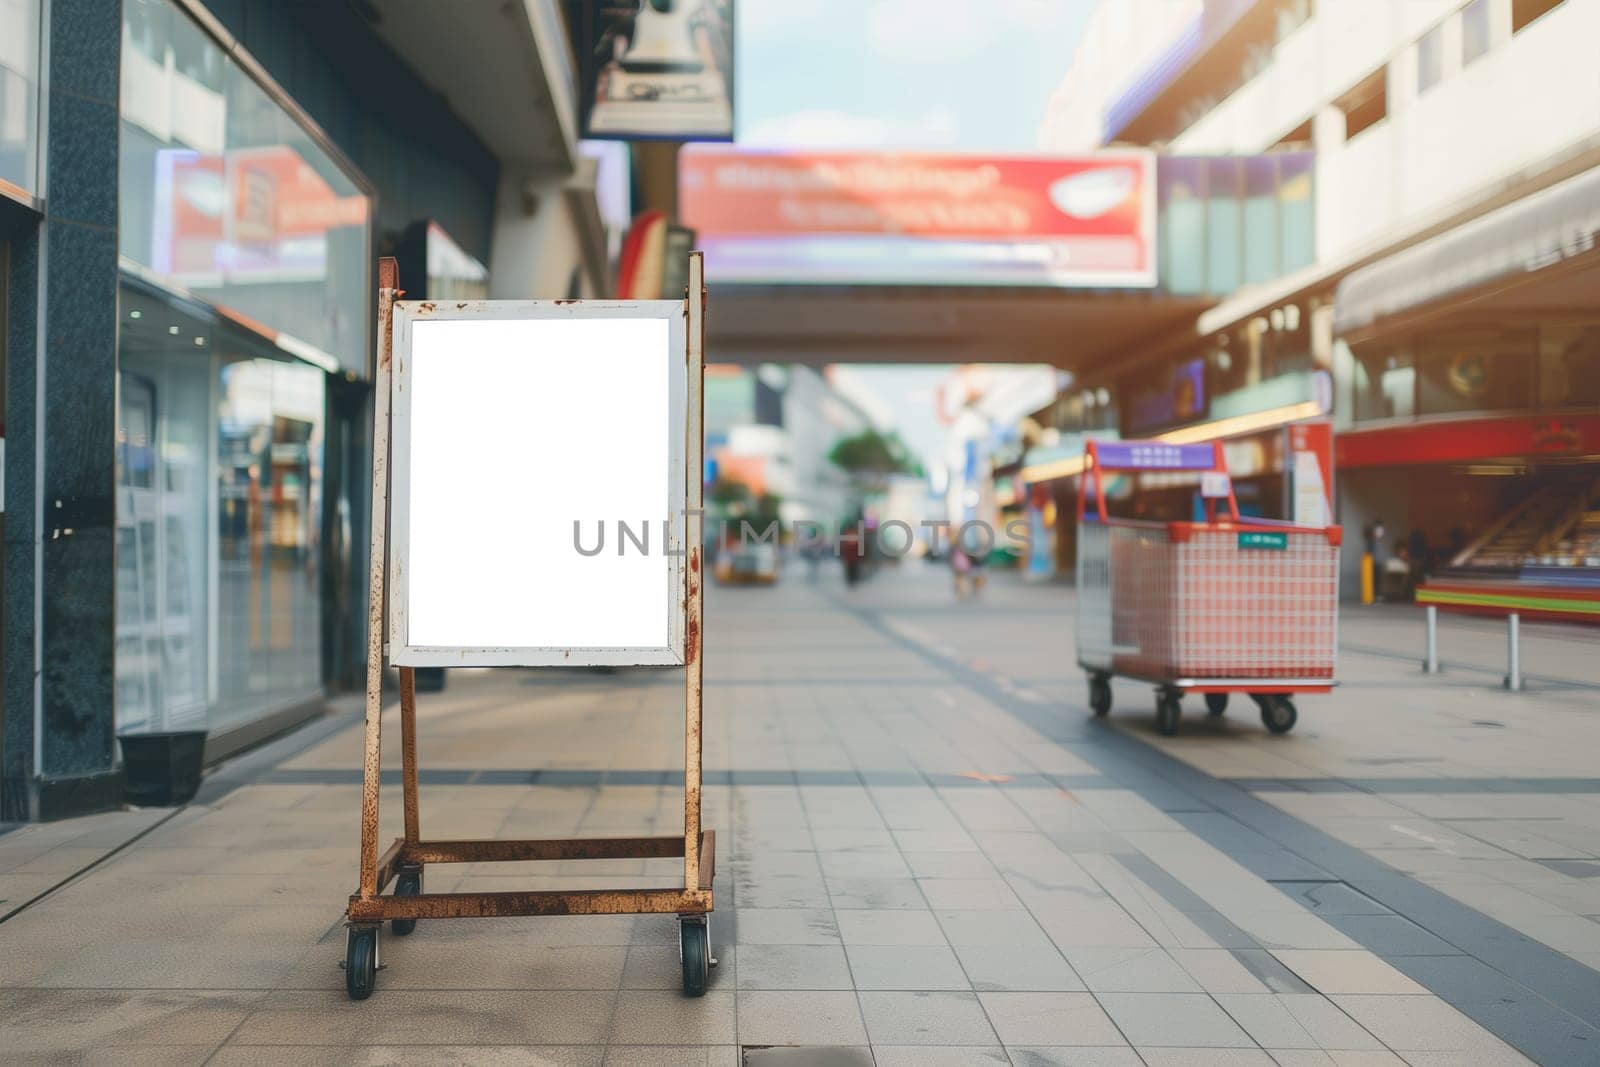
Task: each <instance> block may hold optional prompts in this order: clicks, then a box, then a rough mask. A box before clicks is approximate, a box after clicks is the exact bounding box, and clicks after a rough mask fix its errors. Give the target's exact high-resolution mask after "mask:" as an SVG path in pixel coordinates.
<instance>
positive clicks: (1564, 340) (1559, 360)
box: [1539, 324, 1600, 408]
mask: <svg viewBox="0 0 1600 1067" xmlns="http://www.w3.org/2000/svg"><path fill="white" fill-rule="evenodd" d="M1539 353H1540V364H1541V368H1540V370H1541V373H1540V381H1541V385H1540V397H1539V401H1540V404H1541V405H1542V406H1543V407H1547V408H1566V407H1589V408H1593V407H1595V406H1596V405H1600V326H1596V325H1592V324H1591V325H1583V326H1546V327H1544V328H1542V329H1541V330H1540V331H1539Z"/></svg>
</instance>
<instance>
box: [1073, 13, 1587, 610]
mask: <svg viewBox="0 0 1600 1067" xmlns="http://www.w3.org/2000/svg"><path fill="white" fill-rule="evenodd" d="M1180 22H1182V23H1183V24H1181V25H1178V26H1175V27H1171V28H1170V41H1169V44H1168V45H1167V47H1166V48H1165V50H1164V51H1162V52H1161V53H1160V54H1158V55H1157V56H1156V58H1155V59H1154V60H1152V62H1151V63H1150V64H1149V65H1148V66H1147V67H1145V68H1144V69H1142V70H1140V71H1137V72H1135V73H1133V74H1131V75H1130V76H1129V77H1127V78H1126V80H1125V81H1124V82H1123V84H1122V85H1121V86H1120V87H1119V88H1118V89H1116V90H1115V91H1113V92H1109V93H1107V94H1106V95H1107V97H1108V99H1109V100H1110V102H1109V103H1108V105H1107V106H1106V107H1105V109H1104V111H1103V113H1102V116H1101V119H1102V143H1104V144H1108V145H1112V144H1127V143H1134V144H1141V145H1149V146H1155V147H1158V148H1160V149H1161V150H1162V151H1163V152H1164V153H1166V154H1167V155H1165V156H1164V157H1163V163H1169V162H1171V161H1172V159H1174V158H1177V157H1210V158H1218V159H1221V158H1228V157H1234V158H1246V159H1271V158H1274V157H1282V156H1283V155H1285V154H1296V155H1298V154H1304V156H1305V158H1307V159H1308V160H1310V161H1311V163H1310V168H1309V173H1308V183H1307V187H1308V193H1309V202H1310V204H1311V206H1312V208H1313V210H1314V244H1313V247H1312V248H1311V249H1310V252H1311V254H1310V255H1309V256H1306V257H1305V261H1304V262H1303V263H1300V264H1298V265H1293V266H1291V268H1290V269H1286V270H1273V271H1258V272H1256V273H1254V274H1252V275H1251V276H1248V277H1243V278H1240V279H1239V283H1238V284H1237V286H1235V287H1234V288H1233V289H1232V291H1223V292H1222V293H1221V298H1220V299H1219V300H1218V302H1217V303H1216V305H1215V306H1214V307H1213V308H1211V309H1210V310H1208V311H1206V312H1204V313H1203V314H1202V315H1201V316H1200V317H1199V320H1198V322H1197V323H1196V324H1195V329H1194V330H1193V331H1192V332H1191V331H1184V333H1183V334H1182V335H1180V336H1175V337H1173V338H1171V339H1170V341H1169V342H1168V343H1166V344H1157V345H1153V346H1146V347H1145V348H1143V349H1142V350H1141V351H1139V352H1136V353H1133V352H1130V353H1127V354H1125V358H1122V359H1119V360H1117V361H1115V362H1114V363H1113V364H1111V365H1108V366H1107V367H1106V368H1104V369H1103V372H1102V373H1101V375H1100V379H1099V380H1091V381H1087V382H1084V383H1082V386H1081V388H1082V389H1083V390H1085V391H1086V392H1088V393H1089V394H1091V395H1092V393H1093V391H1094V388H1095V387H1097V386H1098V387H1106V388H1109V390H1110V392H1111V393H1112V394H1113V395H1114V396H1115V397H1116V401H1117V404H1118V410H1119V415H1120V418H1119V419H1118V420H1117V423H1118V427H1119V429H1120V430H1121V432H1123V433H1124V434H1125V435H1128V436H1141V435H1151V434H1158V433H1173V432H1177V433H1187V434H1193V433H1196V432H1208V433H1210V434H1211V435H1213V436H1228V437H1237V438H1239V439H1240V441H1248V440H1254V441H1255V444H1254V445H1251V446H1249V447H1245V446H1243V445H1237V446H1235V451H1236V452H1238V454H1239V458H1240V460H1241V461H1242V462H1244V463H1245V464H1246V469H1245V471H1244V473H1245V474H1246V478H1247V481H1253V482H1254V484H1253V485H1252V486H1250V492H1251V494H1252V495H1253V496H1255V497H1256V498H1257V500H1258V502H1259V505H1260V506H1261V507H1262V508H1263V510H1264V512H1265V513H1268V514H1272V513H1278V514H1282V513H1283V509H1284V503H1283V500H1282V497H1283V495H1284V484H1285V482H1284V478H1285V473H1286V472H1285V471H1283V470H1282V469H1281V466H1282V462H1283V461H1282V458H1281V448H1280V449H1277V456H1278V458H1276V459H1275V458H1274V456H1275V452H1274V448H1275V446H1274V445H1273V442H1274V441H1275V440H1281V438H1282V434H1281V426H1282V425H1284V424H1286V423H1289V422H1293V421H1295V420H1298V419H1301V418H1305V417H1307V416H1308V415H1310V416H1327V417H1331V419H1332V420H1333V421H1334V423H1335V426H1336V428H1337V431H1338V436H1337V448H1336V466H1337V471H1338V473H1337V485H1338V498H1339V499H1338V502H1337V503H1338V517H1339V519H1340V521H1341V522H1342V523H1343V524H1344V526H1345V527H1346V529H1347V530H1348V531H1350V534H1349V535H1348V536H1347V537H1346V539H1345V546H1346V548H1345V573H1344V581H1343V588H1344V590H1345V592H1346V593H1347V594H1354V593H1355V592H1356V591H1358V590H1359V589H1360V584H1359V581H1358V580H1357V578H1358V575H1359V565H1360V556H1361V553H1362V552H1363V550H1364V548H1366V547H1367V546H1366V544H1365V543H1364V539H1363V538H1362V537H1360V536H1357V534H1358V533H1359V532H1360V531H1361V530H1363V529H1365V528H1367V527H1368V526H1370V524H1372V523H1373V521H1374V520H1382V523H1383V526H1384V528H1385V530H1386V531H1387V533H1386V537H1387V538H1390V539H1401V540H1404V541H1405V542H1407V544H1408V547H1411V546H1415V547H1416V548H1419V549H1421V550H1422V551H1423V553H1424V554H1425V555H1426V556H1427V557H1428V560H1429V562H1430V565H1433V564H1448V563H1451V562H1454V561H1458V560H1460V561H1467V560H1470V558H1471V557H1472V555H1473V552H1474V551H1478V552H1480V554H1484V553H1486V555H1485V556H1484V558H1488V555H1493V550H1494V549H1495V544H1494V542H1495V539H1496V537H1498V536H1499V531H1502V530H1503V529H1504V528H1505V526H1506V521H1505V520H1506V519H1507V516H1508V515H1509V514H1510V513H1512V512H1514V511H1516V510H1517V509H1525V508H1527V507H1528V506H1529V501H1531V500H1533V499H1534V498H1541V497H1543V498H1549V499H1550V500H1552V501H1565V502H1566V504H1567V505H1568V506H1567V507H1566V508H1565V510H1564V511H1563V509H1562V508H1561V507H1558V506H1556V505H1555V504H1553V503H1552V504H1551V507H1550V511H1551V521H1550V524H1549V526H1548V529H1547V531H1546V533H1544V534H1540V535H1538V536H1531V537H1530V539H1529V543H1528V544H1527V545H1525V546H1520V547H1519V548H1518V551H1517V553H1512V554H1513V555H1518V560H1519V563H1526V562H1533V561H1535V560H1537V561H1542V562H1551V563H1556V564H1561V563H1563V562H1567V563H1574V562H1576V563H1578V564H1580V565H1581V564H1582V561H1583V560H1584V559H1585V558H1587V556H1586V553H1587V554H1588V555H1593V554H1594V553H1595V549H1593V548H1592V547H1590V548H1587V549H1586V548H1585V544H1586V543H1587V542H1584V541H1583V537H1582V536H1581V531H1580V530H1579V527H1580V526H1581V516H1582V513H1583V512H1584V509H1585V507H1586V506H1588V507H1593V506H1595V505H1593V504H1591V503H1587V502H1589V501H1591V500H1592V499H1593V497H1594V496H1595V491H1596V485H1597V482H1600V395H1596V392H1595V389H1596V385H1595V383H1596V382H1600V362H1597V360H1600V335H1597V332H1596V331H1597V328H1600V304H1597V303H1596V301H1595V300H1594V299H1593V294H1594V293H1595V292H1597V291H1600V254H1597V253H1596V251H1595V241H1596V236H1597V234H1600V81H1597V80H1596V79H1595V77H1594V75H1593V71H1592V67H1593V64H1592V62H1591V59H1590V58H1589V53H1590V52H1591V51H1592V48H1591V47H1590V44H1589V42H1591V41H1592V40H1594V39H1595V34H1596V33H1597V32H1600V2H1596V0H1470V2H1465V0H1411V2H1407V3H1394V2H1392V0H1340V2H1338V3H1332V2H1325V0H1208V2H1207V3H1205V4H1204V6H1203V8H1202V10H1200V11H1199V12H1198V13H1195V14H1192V15H1189V16H1187V21H1186V22H1183V19H1182V18H1180ZM1195 397H1203V401H1202V402H1200V403H1193V404H1191V405H1190V406H1191V407H1192V409H1193V410H1191V411H1189V412H1187V413H1186V412H1184V411H1183V410H1182V407H1183V405H1182V404H1181V403H1179V401H1180V399H1189V400H1191V401H1192V400H1193V399H1194V398H1195ZM1207 428H1209V429H1207ZM1275 498H1276V499H1275ZM1557 512H1560V514H1556V513H1557ZM1513 525H1515V524H1513ZM1395 547H1396V546H1395V544H1394V543H1393V541H1390V543H1388V544H1386V545H1384V546H1382V547H1381V548H1380V551H1388V552H1392V551H1394V549H1395ZM1509 558H1510V557H1509V556H1508V559H1509Z"/></svg>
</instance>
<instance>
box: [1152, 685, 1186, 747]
mask: <svg viewBox="0 0 1600 1067" xmlns="http://www.w3.org/2000/svg"><path fill="white" fill-rule="evenodd" d="M1180 714H1182V708H1181V707H1180V706H1179V704H1178V698H1177V696H1176V695H1174V694H1172V693H1162V694H1161V695H1160V696H1158V697H1156V730H1157V731H1159V732H1160V733H1161V735H1162V736H1163V737H1171V736H1172V735H1173V734H1175V733H1177V732H1178V716H1179V715H1180Z"/></svg>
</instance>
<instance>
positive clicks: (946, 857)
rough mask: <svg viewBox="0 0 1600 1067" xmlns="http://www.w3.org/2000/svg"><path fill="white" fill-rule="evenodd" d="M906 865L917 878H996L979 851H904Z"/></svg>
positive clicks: (994, 871)
mask: <svg viewBox="0 0 1600 1067" xmlns="http://www.w3.org/2000/svg"><path fill="white" fill-rule="evenodd" d="M903 855H904V856H905V862H906V866H907V867H908V868H909V869H910V871H911V873H912V874H913V875H915V876H916V877H917V878H919V879H921V878H997V877H999V872H998V871H996V870H995V869H994V864H992V863H990V862H989V859H988V857H987V856H985V855H984V854H983V853H981V852H906V853H903Z"/></svg>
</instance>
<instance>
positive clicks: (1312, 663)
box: [1078, 441, 1341, 736]
mask: <svg viewBox="0 0 1600 1067" xmlns="http://www.w3.org/2000/svg"><path fill="white" fill-rule="evenodd" d="M1115 471H1146V472H1147V471H1191V472H1199V474H1200V482H1201V485H1200V489H1201V495H1202V497H1203V498H1204V500H1205V514H1206V520H1205V521H1204V522H1147V521H1138V520H1131V519H1113V518H1110V517H1109V516H1108V515H1107V514H1106V475H1107V473H1109V472H1115ZM1091 487H1092V490H1091ZM1091 491H1092V492H1093V497H1094V507H1093V508H1092V509H1090V508H1088V507H1087V506H1086V505H1087V503H1088V499H1089V495H1090V493H1091ZM1224 506H1225V508H1226V514H1221V515H1219V510H1220V509H1221V508H1222V507H1224ZM1340 535H1341V531H1340V528H1339V527H1337V526H1328V527H1314V526H1295V525H1292V524H1289V523H1284V522H1276V521H1270V520H1261V519H1250V520H1242V519H1240V517H1239V504H1238V501H1237V500H1236V499H1235V498H1234V493H1233V483H1232V481H1231V479H1230V478H1229V477H1228V472H1227V462H1226V460H1225V459H1224V457H1223V451H1222V445H1221V443H1220V442H1213V443H1210V444H1193V445H1175V444H1167V443H1164V442H1160V441H1115V442H1111V441H1099V442H1097V441H1090V442H1088V446H1087V455H1086V457H1085V467H1084V472H1083V476H1082V480H1081V482H1080V484H1079V490H1078V663H1079V665H1080V666H1082V667H1083V668H1084V670H1086V671H1088V672H1089V706H1090V707H1091V708H1092V709H1093V710H1094V713H1095V714H1096V715H1104V714H1106V712H1108V711H1110V710H1111V678H1112V676H1114V675H1120V676H1122V677H1125V678H1133V679H1138V680H1140V681H1145V682H1150V683H1151V684H1153V685H1154V686H1155V688H1156V725H1157V728H1158V729H1159V730H1160V731H1161V733H1163V734H1167V735H1169V736H1170V735H1172V734H1175V733H1177V731H1178V716H1179V714H1180V704H1179V702H1180V700H1181V699H1182V697H1183V695H1184V694H1185V693H1191V692H1193V693H1201V694H1203V695H1204V696H1205V702H1206V708H1207V709H1208V710H1209V711H1210V712H1211V714H1213V715H1220V714H1222V713H1223V711H1224V710H1226V708H1227V706H1228V694H1230V693H1247V694H1249V696H1250V698H1251V699H1252V700H1254V701H1255V703H1256V704H1257V706H1258V707H1259V708H1260V709H1261V721H1262V722H1263V723H1264V724H1265V725H1266V727H1267V729H1269V730H1271V731H1272V732H1273V733H1280V734H1281V733H1287V732H1288V731H1289V730H1291V729H1293V728H1294V724H1295V720H1296V719H1297V718H1298V712H1297V711H1296V709H1295V706H1294V700H1293V695H1294V694H1296V693H1325V692H1327V691H1329V690H1330V689H1331V688H1332V687H1333V685H1334V684H1335V683H1334V676H1333V665H1334V653H1335V647H1336V644H1337V639H1338V638H1337V635H1338V599H1339V597H1338V594H1339V543H1340Z"/></svg>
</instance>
